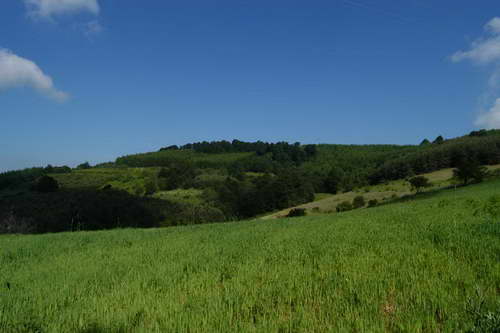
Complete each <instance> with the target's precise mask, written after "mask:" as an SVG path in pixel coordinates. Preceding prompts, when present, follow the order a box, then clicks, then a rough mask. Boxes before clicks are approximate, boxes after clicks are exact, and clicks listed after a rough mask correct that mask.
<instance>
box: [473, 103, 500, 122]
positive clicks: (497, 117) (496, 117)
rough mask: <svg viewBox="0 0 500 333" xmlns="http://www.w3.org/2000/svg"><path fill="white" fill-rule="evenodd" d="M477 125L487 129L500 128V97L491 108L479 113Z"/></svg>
mask: <svg viewBox="0 0 500 333" xmlns="http://www.w3.org/2000/svg"><path fill="white" fill-rule="evenodd" d="M476 125H477V126H479V127H483V128H487V129H492V128H500V98H497V100H496V101H495V104H494V105H493V107H491V109H489V110H488V111H487V112H484V113H482V114H480V115H479V117H478V118H477V120H476Z"/></svg>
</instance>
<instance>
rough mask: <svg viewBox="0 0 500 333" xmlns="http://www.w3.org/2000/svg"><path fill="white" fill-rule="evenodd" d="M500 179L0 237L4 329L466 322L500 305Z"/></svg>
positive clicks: (341, 327)
mask: <svg viewBox="0 0 500 333" xmlns="http://www.w3.org/2000/svg"><path fill="white" fill-rule="evenodd" d="M499 186H500V182H499V181H495V182H490V183H485V184H481V185H474V186H469V187H466V188H459V189H457V190H448V191H442V192H440V193H429V194H424V195H422V196H420V199H418V200H412V201H408V202H404V203H398V204H392V205H386V206H381V207H377V208H373V209H361V210H355V211H351V212H346V213H341V214H335V215H329V216H328V215H324V216H320V217H305V218H292V219H280V220H271V221H262V220H259V221H248V222H239V223H226V224H212V225H197V226H189V227H175V228H165V229H150V230H144V229H141V230H135V229H124V230H114V231H102V232H77V233H60V234H47V235H37V236H1V237H0V251H1V252H0V268H1V270H0V331H2V332H3V331H5V332H10V331H23V332H26V331H27V332H110V331H111V332H117V331H123V332H129V331H138V332H151V331H153V332H154V331H156V332H181V331H196V332H240V331H241V332H256V331H259V332H342V331H358V332H387V331H394V332H400V331H404V332H438V331H441V332H457V331H465V330H467V329H469V328H472V326H473V325H474V324H475V323H477V319H478V317H477V313H484V314H486V313H488V312H491V313H492V314H493V315H495V314H498V312H497V311H498V310H499V309H498V299H499V293H500V221H496V220H495V219H494V218H491V217H487V216H483V215H476V216H475V215H474V205H477V203H478V202H483V201H486V200H487V199H488V198H490V197H491V196H492V195H495V194H498V193H499V190H498V189H499Z"/></svg>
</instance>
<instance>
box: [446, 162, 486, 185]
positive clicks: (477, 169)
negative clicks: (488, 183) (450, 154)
mask: <svg viewBox="0 0 500 333" xmlns="http://www.w3.org/2000/svg"><path fill="white" fill-rule="evenodd" d="M487 173H488V170H487V169H486V167H484V166H482V165H480V164H479V162H478V161H477V160H476V159H470V158H468V159H464V160H463V161H461V162H460V163H459V164H458V166H457V168H456V169H455V170H453V177H454V178H455V179H457V180H459V181H461V182H462V185H467V184H468V183H469V182H470V181H471V180H474V181H475V182H477V183H480V182H482V181H483V179H484V178H485V177H486V175H487Z"/></svg>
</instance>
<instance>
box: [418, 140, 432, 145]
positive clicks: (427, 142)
mask: <svg viewBox="0 0 500 333" xmlns="http://www.w3.org/2000/svg"><path fill="white" fill-rule="evenodd" d="M430 144H431V142H430V141H429V140H427V139H423V140H422V142H420V145H421V146H427V145H430Z"/></svg>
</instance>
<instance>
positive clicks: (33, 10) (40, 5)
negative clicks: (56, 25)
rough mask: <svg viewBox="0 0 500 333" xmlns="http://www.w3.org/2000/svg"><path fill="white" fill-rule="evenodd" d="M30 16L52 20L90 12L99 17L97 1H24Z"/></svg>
mask: <svg viewBox="0 0 500 333" xmlns="http://www.w3.org/2000/svg"><path fill="white" fill-rule="evenodd" d="M24 2H25V4H26V6H27V8H28V14H29V15H30V16H31V17H34V18H46V19H51V18H52V17H53V16H57V15H63V14H74V13H79V12H88V13H91V14H94V15H98V14H99V11H100V7H99V3H98V2H97V0H24Z"/></svg>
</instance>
